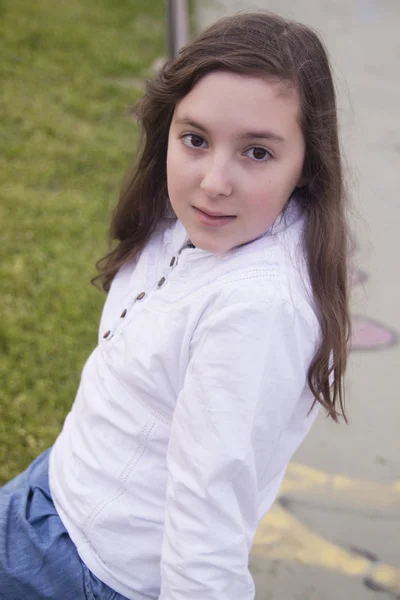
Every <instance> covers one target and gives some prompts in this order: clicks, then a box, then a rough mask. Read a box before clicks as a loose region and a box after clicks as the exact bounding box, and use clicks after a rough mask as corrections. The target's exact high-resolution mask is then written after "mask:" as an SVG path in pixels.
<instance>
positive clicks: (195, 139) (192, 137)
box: [182, 133, 206, 148]
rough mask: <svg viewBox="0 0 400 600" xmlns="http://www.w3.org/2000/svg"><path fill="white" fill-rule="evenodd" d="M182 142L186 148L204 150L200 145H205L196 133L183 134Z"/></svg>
mask: <svg viewBox="0 0 400 600" xmlns="http://www.w3.org/2000/svg"><path fill="white" fill-rule="evenodd" d="M182 140H183V143H184V144H185V146H187V147H188V148H204V146H203V145H202V144H205V143H206V142H205V141H204V139H203V138H202V137H201V135H197V133H185V134H183V136H182Z"/></svg>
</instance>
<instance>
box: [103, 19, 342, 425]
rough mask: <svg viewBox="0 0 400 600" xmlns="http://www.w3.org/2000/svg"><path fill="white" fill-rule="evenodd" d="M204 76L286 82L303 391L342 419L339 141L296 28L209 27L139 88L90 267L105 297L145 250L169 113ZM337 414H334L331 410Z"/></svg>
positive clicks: (313, 38) (159, 210)
mask: <svg viewBox="0 0 400 600" xmlns="http://www.w3.org/2000/svg"><path fill="white" fill-rule="evenodd" d="M211 71H228V72H232V73H236V74H242V75H251V76H256V77H262V78H274V79H276V78H278V79H279V80H282V81H284V82H287V83H290V84H292V85H293V86H294V87H295V88H296V89H297V91H298V94H299V97H300V103H301V128H302V132H303V135H304V139H305V144H306V152H305V160H304V167H303V177H304V180H305V181H306V184H305V186H304V187H303V188H302V190H301V199H302V203H303V205H304V209H305V210H306V212H307V216H308V218H307V219H306V222H307V225H306V228H305V231H304V245H305V250H306V256H307V261H308V268H309V273H310V278H311V285H312V289H313V295H314V301H315V303H316V306H317V309H318V314H319V320H320V327H321V339H320V344H319V347H318V349H317V351H316V353H315V356H314V358H313V360H312V363H311V365H310V367H309V371H308V384H309V386H310V389H311V391H312V393H313V395H314V398H315V402H316V401H318V402H320V404H321V405H322V406H324V407H325V409H326V410H327V411H328V414H329V415H330V416H331V417H332V418H333V420H334V421H338V420H339V418H338V417H339V416H340V414H341V415H343V417H344V419H345V420H346V416H345V412H344V389H343V379H344V372H345V367H346V363H347V357H348V350H349V348H348V341H349V336H350V317H349V307H348V293H349V291H348V287H349V285H348V273H347V261H348V229H347V222H346V215H345V207H346V206H345V205H346V202H345V199H346V195H345V189H344V183H343V173H342V161H341V154H340V146H339V140H338V123H337V109H336V97H335V89H334V84H333V80H332V74H331V68H330V65H329V59H328V56H327V52H326V50H325V48H324V45H323V43H322V42H321V40H320V38H319V37H318V35H317V34H316V33H315V32H314V31H313V30H312V29H310V28H309V27H306V26H305V25H303V24H300V23H297V22H294V21H291V20H287V19H284V18H281V17H279V16H277V15H274V14H271V13H269V12H265V11H259V12H250V13H240V14H238V15H234V16H231V17H227V18H224V19H221V20H219V21H217V22H216V23H215V24H214V25H212V26H211V27H209V28H208V29H207V30H206V31H204V32H203V33H202V34H201V35H200V36H199V37H198V38H197V39H195V40H194V41H192V42H190V43H189V44H187V45H186V46H185V47H184V48H182V50H181V51H180V53H179V55H178V57H176V58H171V59H169V60H167V61H166V63H165V64H164V66H163V67H162V68H161V70H160V71H159V73H158V74H157V75H156V76H155V78H154V79H152V80H149V81H147V86H146V92H145V94H144V97H143V98H142V99H141V100H140V101H139V103H138V104H137V106H136V115H137V119H138V122H139V124H140V125H141V133H142V136H141V144H140V146H139V153H138V158H137V161H136V165H135V167H134V170H133V171H132V172H131V173H130V174H128V176H127V177H126V179H125V182H124V184H123V186H122V189H121V194H120V198H119V202H118V204H117V206H116V208H115V210H114V213H113V218H112V223H111V229H110V241H111V242H112V244H113V245H114V247H113V249H112V250H111V251H110V252H109V253H108V254H107V255H106V256H104V257H103V258H102V259H101V260H100V261H98V263H97V268H98V271H99V274H98V276H97V278H96V279H97V280H100V281H101V283H102V287H103V289H104V290H105V291H108V290H109V288H110V285H111V282H112V280H113V278H114V276H115V274H116V273H117V271H118V269H119V268H120V267H121V265H123V264H124V263H125V262H126V261H129V260H132V259H133V258H134V257H136V256H137V255H138V253H140V252H141V251H142V249H143V248H144V246H145V245H146V242H147V241H148V239H149V237H150V236H151V234H152V232H153V231H154V229H155V227H156V226H157V223H158V222H159V221H160V219H162V218H163V217H164V216H166V211H167V205H168V192H167V173H166V158H167V144H168V132H169V128H170V123H171V120H172V115H173V112H174V108H175V105H176V104H177V103H178V102H179V101H180V100H181V99H182V98H183V97H184V96H186V94H188V92H189V91H190V90H191V89H192V88H193V86H194V85H195V84H196V83H197V82H198V81H199V80H200V79H201V78H202V77H204V76H205V75H206V74H208V73H210V72H211ZM338 408H339V409H340V410H338Z"/></svg>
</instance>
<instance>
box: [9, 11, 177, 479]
mask: <svg viewBox="0 0 400 600" xmlns="http://www.w3.org/2000/svg"><path fill="white" fill-rule="evenodd" d="M165 11H166V6H165V2H164V1H163V0H151V2H149V1H148V0H118V2H116V1H115V0H95V1H93V2H87V0H57V1H56V2H55V1H54V0H35V2H31V0H0V47H1V56H2V60H1V63H0V79H1V82H2V83H1V96H0V130H1V134H0V199H1V200H0V222H1V229H0V235H1V245H0V247H1V252H2V256H1V260H0V278H1V304H0V306H1V314H2V318H1V321H0V378H1V391H0V483H1V482H4V481H6V480H8V479H9V478H10V477H12V476H14V475H15V474H16V473H18V472H19V471H20V470H22V469H23V468H24V467H26V466H27V464H28V463H29V462H30V461H31V460H32V459H33V458H34V457H35V456H37V455H38V454H39V453H40V452H41V451H42V450H44V449H45V448H47V447H48V446H49V445H50V444H52V442H53V441H54V439H55V438H56V436H57V434H58V432H59V431H60V428H61V426H62V423H63V420H64V417H65V415H66V413H67V412H68V410H69V408H70V406H71V403H72V402H73V400H74V397H75V393H76V389H77V386H78V382H79V377H80V371H81V369H82V366H83V364H84V362H85V360H86V358H87V356H88V355H89V354H90V352H91V350H92V348H93V347H94V345H95V344H96V335H97V327H98V321H99V316H100V312H101V308H102V305H103V302H104V299H105V296H104V294H103V293H102V292H100V291H98V290H96V289H95V288H94V287H93V286H92V285H91V284H90V279H91V277H92V276H93V275H94V274H95V268H94V263H95V261H96V260H97V259H98V258H100V256H101V255H102V254H104V252H105V250H106V248H107V229H108V223H109V215H110V210H111V207H112V206H113V204H114V203H115V201H116V198H117V195H118V189H119V185H120V182H121V179H122V176H123V174H124V172H125V170H126V169H127V167H128V166H129V164H130V163H131V160H132V155H133V153H134V149H135V144H136V140H137V128H136V125H135V123H134V121H133V120H132V118H131V116H130V110H129V107H130V106H132V105H133V104H134V102H135V100H137V99H138V98H139V96H140V93H141V91H140V85H141V81H142V80H144V79H145V78H146V77H147V76H148V75H149V73H150V72H151V65H152V63H153V61H154V60H155V59H156V58H157V57H160V56H162V55H164V54H165Z"/></svg>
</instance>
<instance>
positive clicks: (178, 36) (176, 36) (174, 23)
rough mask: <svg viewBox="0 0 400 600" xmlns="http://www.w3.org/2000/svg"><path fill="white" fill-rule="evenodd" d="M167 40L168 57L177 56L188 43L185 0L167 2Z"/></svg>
mask: <svg viewBox="0 0 400 600" xmlns="http://www.w3.org/2000/svg"><path fill="white" fill-rule="evenodd" d="M167 27H168V32H167V40H168V54H169V56H172V57H174V56H177V55H178V52H179V50H180V48H182V46H184V45H185V44H186V43H187V42H188V41H189V11H188V3H187V0H168V21H167Z"/></svg>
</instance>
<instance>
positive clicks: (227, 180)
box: [200, 161, 232, 198]
mask: <svg viewBox="0 0 400 600" xmlns="http://www.w3.org/2000/svg"><path fill="white" fill-rule="evenodd" d="M200 188H201V189H202V190H203V192H204V193H205V194H206V195H207V196H208V197H209V198H216V197H217V196H230V195H231V193H232V181H231V177H230V175H229V168H228V165H227V164H226V163H222V162H217V161H213V162H212V163H211V164H210V165H209V166H208V168H207V169H206V171H205V173H204V176H203V179H202V181H201V184H200Z"/></svg>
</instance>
